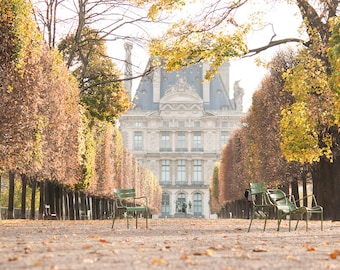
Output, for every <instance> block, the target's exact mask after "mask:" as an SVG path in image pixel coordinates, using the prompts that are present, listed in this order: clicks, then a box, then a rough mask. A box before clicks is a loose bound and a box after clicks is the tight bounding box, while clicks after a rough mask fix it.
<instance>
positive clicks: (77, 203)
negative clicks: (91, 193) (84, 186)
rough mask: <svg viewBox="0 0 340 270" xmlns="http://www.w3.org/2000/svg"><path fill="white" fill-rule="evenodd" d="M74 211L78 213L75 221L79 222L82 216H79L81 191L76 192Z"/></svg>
mask: <svg viewBox="0 0 340 270" xmlns="http://www.w3.org/2000/svg"><path fill="white" fill-rule="evenodd" d="M74 210H75V212H76V215H75V219H76V220H79V219H80V215H79V191H75V192H74Z"/></svg>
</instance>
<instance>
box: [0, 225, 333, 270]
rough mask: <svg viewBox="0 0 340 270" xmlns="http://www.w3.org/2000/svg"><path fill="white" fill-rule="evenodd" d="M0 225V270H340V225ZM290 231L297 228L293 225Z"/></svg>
mask: <svg viewBox="0 0 340 270" xmlns="http://www.w3.org/2000/svg"><path fill="white" fill-rule="evenodd" d="M139 224H140V227H139V228H138V229H135V228H134V227H132V228H130V229H129V230H128V229H127V228H126V221H125V220H118V221H117V223H116V224H115V228H114V230H112V229H111V221H109V220H105V221H103V220H98V221H55V220H48V221H29V220H0V269H67V270H68V269H77V270H78V269H100V270H104V269H124V270H125V269H126V270H127V269H138V270H139V269H207V270H208V269H209V270H214V269H218V270H230V269H280V270H283V269H340V222H330V221H326V222H324V230H323V231H321V230H320V222H319V221H311V222H310V226H309V230H308V232H306V231H305V227H304V225H305V224H304V223H303V222H301V224H300V225H299V228H298V230H297V231H292V232H288V222H287V221H283V222H282V224H281V231H280V232H277V231H276V221H275V220H270V221H269V222H268V224H267V230H266V231H265V232H263V231H262V228H263V220H255V221H254V222H253V226H252V230H251V232H250V233H247V228H248V225H249V220H241V219H218V220H206V219H153V220H150V223H149V229H145V223H144V222H143V220H140V223H139ZM293 224H295V223H294V222H293Z"/></svg>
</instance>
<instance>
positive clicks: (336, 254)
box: [330, 249, 340, 260]
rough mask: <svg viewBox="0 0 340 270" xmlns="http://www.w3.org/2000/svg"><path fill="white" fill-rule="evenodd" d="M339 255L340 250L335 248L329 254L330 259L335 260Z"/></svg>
mask: <svg viewBox="0 0 340 270" xmlns="http://www.w3.org/2000/svg"><path fill="white" fill-rule="evenodd" d="M339 255H340V250H339V249H335V250H334V251H333V252H332V253H331V254H330V257H331V259H333V260H335V259H336V258H337V257H338V256H339Z"/></svg>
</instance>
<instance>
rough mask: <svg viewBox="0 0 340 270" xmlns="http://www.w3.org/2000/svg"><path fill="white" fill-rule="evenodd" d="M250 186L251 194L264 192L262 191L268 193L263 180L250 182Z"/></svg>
mask: <svg viewBox="0 0 340 270" xmlns="http://www.w3.org/2000/svg"><path fill="white" fill-rule="evenodd" d="M249 188H250V193H251V195H257V194H262V193H266V191H267V190H266V187H265V184H264V183H263V182H260V183H250V184H249Z"/></svg>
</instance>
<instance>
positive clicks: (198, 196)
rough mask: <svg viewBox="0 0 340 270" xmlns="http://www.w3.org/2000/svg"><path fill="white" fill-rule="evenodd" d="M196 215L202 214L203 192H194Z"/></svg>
mask: <svg viewBox="0 0 340 270" xmlns="http://www.w3.org/2000/svg"><path fill="white" fill-rule="evenodd" d="M194 216H195V217H198V216H202V194H201V193H195V194H194Z"/></svg>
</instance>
